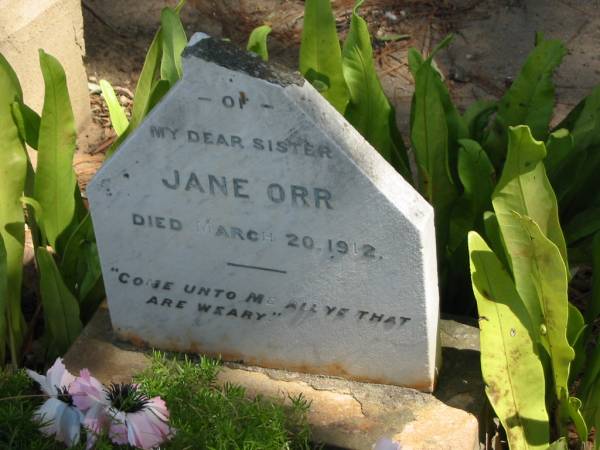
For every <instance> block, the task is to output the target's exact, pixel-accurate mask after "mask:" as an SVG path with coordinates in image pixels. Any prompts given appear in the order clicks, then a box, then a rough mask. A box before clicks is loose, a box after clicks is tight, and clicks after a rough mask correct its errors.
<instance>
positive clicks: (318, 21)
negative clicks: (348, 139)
mask: <svg viewBox="0 0 600 450" xmlns="http://www.w3.org/2000/svg"><path fill="white" fill-rule="evenodd" d="M300 72H301V73H302V75H303V76H304V77H305V78H306V79H307V80H308V81H309V82H310V83H311V84H313V85H314V86H315V88H316V89H317V90H318V91H319V92H320V93H321V94H322V95H323V97H325V98H326V99H327V100H328V101H329V103H331V104H332V105H333V107H334V108H335V109H337V110H338V111H339V112H340V113H342V114H343V113H344V110H345V109H346V104H347V103H348V89H347V88H346V83H345V82H344V75H343V73H342V55H341V50H340V41H339V39H338V35H337V30H336V27H335V18H334V17H333V11H332V10H331V2H330V1H329V0H306V1H305V3H304V28H303V30H302V42H301V44H300Z"/></svg>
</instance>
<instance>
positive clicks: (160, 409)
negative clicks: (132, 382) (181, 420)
mask: <svg viewBox="0 0 600 450" xmlns="http://www.w3.org/2000/svg"><path fill="white" fill-rule="evenodd" d="M145 409H150V410H151V411H152V412H153V413H154V414H155V415H156V416H157V417H158V418H159V419H161V420H162V421H164V422H167V421H168V420H169V410H168V409H167V404H166V403H165V401H164V400H163V399H162V398H160V397H152V398H151V399H150V400H149V401H148V404H147V405H146V406H145Z"/></svg>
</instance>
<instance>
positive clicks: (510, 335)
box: [468, 232, 550, 449]
mask: <svg viewBox="0 0 600 450" xmlns="http://www.w3.org/2000/svg"><path fill="white" fill-rule="evenodd" d="M468 240H469V255H470V260H471V264H470V265H471V279H472V283H473V292H474V294H475V298H476V300H477V308H478V311H479V328H480V330H481V334H480V340H481V370H482V373H483V379H484V382H485V386H486V394H487V396H488V398H489V400H490V403H491V404H492V406H493V408H494V411H495V412H496V414H497V415H498V417H499V419H500V421H501V422H502V425H503V426H504V428H505V430H506V434H507V436H508V441H509V445H510V448H513V449H546V448H547V447H548V442H549V434H550V431H549V428H550V427H549V424H548V413H547V411H546V403H545V380H544V369H543V367H542V364H541V362H540V359H539V357H538V355H537V354H536V349H535V346H534V342H533V340H532V337H531V335H530V334H529V330H530V328H531V323H530V320H529V315H528V314H527V311H526V309H525V308H524V306H523V302H522V300H521V299H520V298H519V295H518V293H517V291H516V290H515V287H514V285H513V283H512V280H511V278H510V276H509V275H508V273H507V272H506V271H505V269H504V268H503V267H502V264H501V263H500V261H499V260H498V258H496V256H495V255H494V253H493V252H492V251H491V250H490V248H489V247H488V246H487V244H486V243H485V241H484V240H483V239H482V238H481V236H479V235H478V234H477V233H476V232H470V233H469V238H468Z"/></svg>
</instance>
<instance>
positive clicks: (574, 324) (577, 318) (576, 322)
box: [567, 303, 585, 346]
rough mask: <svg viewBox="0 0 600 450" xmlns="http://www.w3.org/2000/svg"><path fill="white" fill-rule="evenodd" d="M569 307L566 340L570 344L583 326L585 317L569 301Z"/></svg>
mask: <svg viewBox="0 0 600 450" xmlns="http://www.w3.org/2000/svg"><path fill="white" fill-rule="evenodd" d="M568 307H569V321H568V323H567V340H568V341H569V344H570V345H571V346H572V345H573V344H574V343H575V341H576V340H577V336H578V335H579V333H580V332H581V330H582V329H583V327H584V326H585V319H584V318H583V315H582V314H581V312H580V311H579V309H577V307H576V306H574V305H572V304H571V303H569V304H568Z"/></svg>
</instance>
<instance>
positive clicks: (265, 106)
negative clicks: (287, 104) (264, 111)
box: [260, 103, 273, 109]
mask: <svg viewBox="0 0 600 450" xmlns="http://www.w3.org/2000/svg"><path fill="white" fill-rule="evenodd" d="M260 106H262V107H263V108H269V109H273V105H267V104H266V103H263V104H262V105H260Z"/></svg>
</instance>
